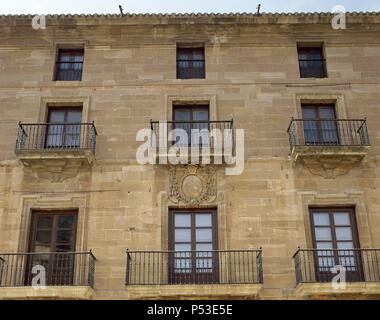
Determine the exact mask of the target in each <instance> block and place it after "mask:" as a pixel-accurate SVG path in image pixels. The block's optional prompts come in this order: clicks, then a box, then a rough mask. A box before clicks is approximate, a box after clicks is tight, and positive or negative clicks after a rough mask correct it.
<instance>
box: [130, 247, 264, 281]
mask: <svg viewBox="0 0 380 320" xmlns="http://www.w3.org/2000/svg"><path fill="white" fill-rule="evenodd" d="M260 283H263V267H262V250H261V249H260V250H214V251H129V250H127V266H126V284H127V285H175V284H260Z"/></svg>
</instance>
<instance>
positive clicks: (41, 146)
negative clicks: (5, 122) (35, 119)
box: [16, 122, 97, 153]
mask: <svg viewBox="0 0 380 320" xmlns="http://www.w3.org/2000/svg"><path fill="white" fill-rule="evenodd" d="M96 136H97V131H96V128H95V125H94V123H93V122H92V123H65V124H63V123H19V125H18V132H17V139H16V151H26V150H29V151H30V150H44V151H49V150H52V151H59V150H80V149H87V150H91V151H92V152H93V153H95V147H96Z"/></svg>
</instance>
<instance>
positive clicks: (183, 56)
mask: <svg viewBox="0 0 380 320" xmlns="http://www.w3.org/2000/svg"><path fill="white" fill-rule="evenodd" d="M204 78H206V71H205V49H204V47H198V48H181V47H177V79H204Z"/></svg>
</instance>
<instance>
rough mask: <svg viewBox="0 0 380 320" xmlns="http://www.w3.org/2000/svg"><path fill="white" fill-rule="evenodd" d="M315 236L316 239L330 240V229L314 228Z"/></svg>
mask: <svg viewBox="0 0 380 320" xmlns="http://www.w3.org/2000/svg"><path fill="white" fill-rule="evenodd" d="M315 238H316V240H331V239H332V238H331V229H330V228H319V227H318V228H315Z"/></svg>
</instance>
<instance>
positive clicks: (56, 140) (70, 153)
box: [15, 123, 97, 182]
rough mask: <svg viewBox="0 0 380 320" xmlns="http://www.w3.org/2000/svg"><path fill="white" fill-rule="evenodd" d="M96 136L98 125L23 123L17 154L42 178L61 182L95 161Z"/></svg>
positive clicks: (17, 140) (19, 134) (20, 127)
mask: <svg viewBox="0 0 380 320" xmlns="http://www.w3.org/2000/svg"><path fill="white" fill-rule="evenodd" d="M96 136H97V131H96V128H95V125H94V123H70V124H62V123H34V124H30V123H19V126H18V132H17V139H16V150H15V152H16V154H17V156H18V158H19V159H20V161H21V162H22V163H23V164H24V166H25V167H26V168H28V169H31V170H33V171H34V172H36V173H37V175H38V176H39V177H40V178H47V179H50V180H52V181H54V182H57V181H62V180H64V179H66V178H71V177H74V176H75V175H76V174H77V172H78V170H79V168H80V167H81V166H82V165H86V164H87V165H89V164H92V163H93V162H94V160H95V146H96Z"/></svg>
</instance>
